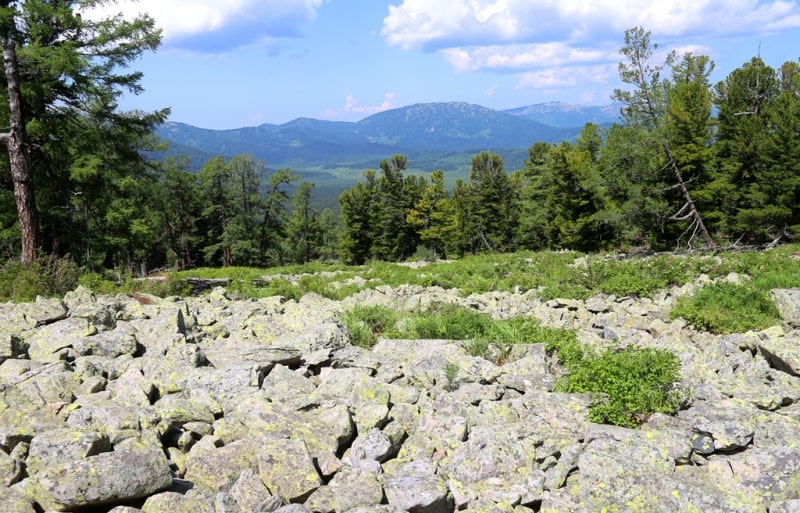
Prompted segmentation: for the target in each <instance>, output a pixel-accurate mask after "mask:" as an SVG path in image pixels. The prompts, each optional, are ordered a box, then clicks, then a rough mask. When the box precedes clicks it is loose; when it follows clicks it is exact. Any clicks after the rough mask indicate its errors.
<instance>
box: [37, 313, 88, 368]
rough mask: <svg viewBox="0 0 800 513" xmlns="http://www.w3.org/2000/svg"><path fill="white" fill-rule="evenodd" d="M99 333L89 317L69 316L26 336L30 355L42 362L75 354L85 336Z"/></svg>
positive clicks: (53, 360)
mask: <svg viewBox="0 0 800 513" xmlns="http://www.w3.org/2000/svg"><path fill="white" fill-rule="evenodd" d="M95 334H97V328H95V327H94V326H93V325H92V324H91V323H90V322H89V321H88V320H87V319H80V318H67V319H64V320H63V321H59V322H55V323H53V324H47V325H45V326H42V327H40V328H37V329H36V330H35V331H34V332H33V334H32V335H30V336H29V337H26V338H25V343H26V344H27V347H28V357H29V358H30V359H31V360H36V361H41V362H57V361H59V360H65V359H67V358H68V357H70V356H71V355H73V354H74V349H72V348H73V347H74V346H75V345H78V344H80V343H81V340H82V339H83V338H85V337H90V336H92V335H95Z"/></svg>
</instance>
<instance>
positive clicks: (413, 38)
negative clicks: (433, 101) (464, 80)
mask: <svg viewBox="0 0 800 513" xmlns="http://www.w3.org/2000/svg"><path fill="white" fill-rule="evenodd" d="M635 26H640V27H644V28H645V29H647V30H649V31H651V32H652V34H653V40H654V41H656V42H660V43H666V46H667V48H664V50H669V49H675V50H677V51H678V53H683V52H686V51H691V52H693V53H695V54H700V53H703V54H706V55H712V56H713V55H714V54H715V53H716V52H715V51H714V50H713V49H711V48H708V47H702V46H697V45H693V46H687V47H676V46H674V45H673V46H671V47H670V42H676V41H685V40H686V39H688V38H697V39H704V38H712V37H740V36H758V35H762V34H767V33H770V32H777V31H785V30H788V29H793V28H800V1H798V0H693V1H691V2H687V1H685V0H661V1H659V2H653V1H652V0H627V1H625V2H620V1H619V0H593V1H591V2H589V1H586V0H458V1H454V0H402V1H401V2H400V3H399V5H391V6H389V13H388V16H386V17H385V18H384V20H383V29H382V32H381V35H382V36H383V38H384V39H385V40H386V42H387V43H388V44H389V45H392V46H399V47H401V48H403V49H406V50H419V51H436V52H438V53H440V54H441V55H442V56H443V58H444V59H445V60H446V61H447V62H448V63H449V64H450V65H451V66H452V68H453V69H454V70H455V71H456V72H474V71H482V70H489V71H495V72H499V73H513V74H515V75H516V78H517V79H518V82H517V84H518V88H536V89H539V90H540V91H543V92H544V91H548V90H556V89H558V88H565V87H578V88H580V87H594V86H598V87H599V86H601V85H608V84H609V83H610V82H612V81H614V80H615V78H616V77H617V63H618V62H619V60H620V55H619V53H618V49H619V47H620V45H621V44H622V35H623V33H624V31H625V30H626V29H628V28H631V27H635ZM592 94H594V93H592Z"/></svg>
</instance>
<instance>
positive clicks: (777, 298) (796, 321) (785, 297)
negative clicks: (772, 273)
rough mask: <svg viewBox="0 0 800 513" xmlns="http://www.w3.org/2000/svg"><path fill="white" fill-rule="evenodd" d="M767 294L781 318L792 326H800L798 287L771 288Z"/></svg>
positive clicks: (799, 292)
mask: <svg viewBox="0 0 800 513" xmlns="http://www.w3.org/2000/svg"><path fill="white" fill-rule="evenodd" d="M769 295H770V298H772V302H773V303H775V307H776V308H777V309H778V313H779V314H780V316H781V318H782V319H783V320H784V321H785V322H787V323H789V324H790V325H792V326H795V327H800V289H773V290H770V291H769Z"/></svg>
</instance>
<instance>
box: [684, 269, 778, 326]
mask: <svg viewBox="0 0 800 513" xmlns="http://www.w3.org/2000/svg"><path fill="white" fill-rule="evenodd" d="M678 317H682V318H684V319H686V321H687V322H688V323H689V324H691V325H692V326H694V327H695V328H697V329H699V330H704V331H708V332H711V333H715V334H728V333H744V332H746V331H749V330H762V329H765V328H768V327H769V326H772V325H773V324H775V323H777V322H779V321H780V316H779V315H778V310H777V308H776V307H775V304H774V303H773V302H772V300H771V299H770V298H769V295H768V294H767V292H765V291H764V290H761V289H759V288H757V287H755V286H754V285H753V284H752V283H747V284H744V285H736V284H733V283H728V282H724V281H721V282H715V283H713V284H710V285H706V286H705V287H703V288H701V289H700V290H698V291H697V292H695V293H694V295H692V296H685V297H681V298H679V299H678V302H677V304H676V305H675V307H673V309H672V311H671V312H670V318H672V319H677V318H678Z"/></svg>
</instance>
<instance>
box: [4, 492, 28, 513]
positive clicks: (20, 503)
mask: <svg viewBox="0 0 800 513" xmlns="http://www.w3.org/2000/svg"><path fill="white" fill-rule="evenodd" d="M0 511H2V512H3V513H36V508H35V507H34V503H33V499H31V498H30V497H28V496H27V495H25V494H23V493H22V492H20V491H18V490H16V489H14V488H6V487H4V486H0Z"/></svg>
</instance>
